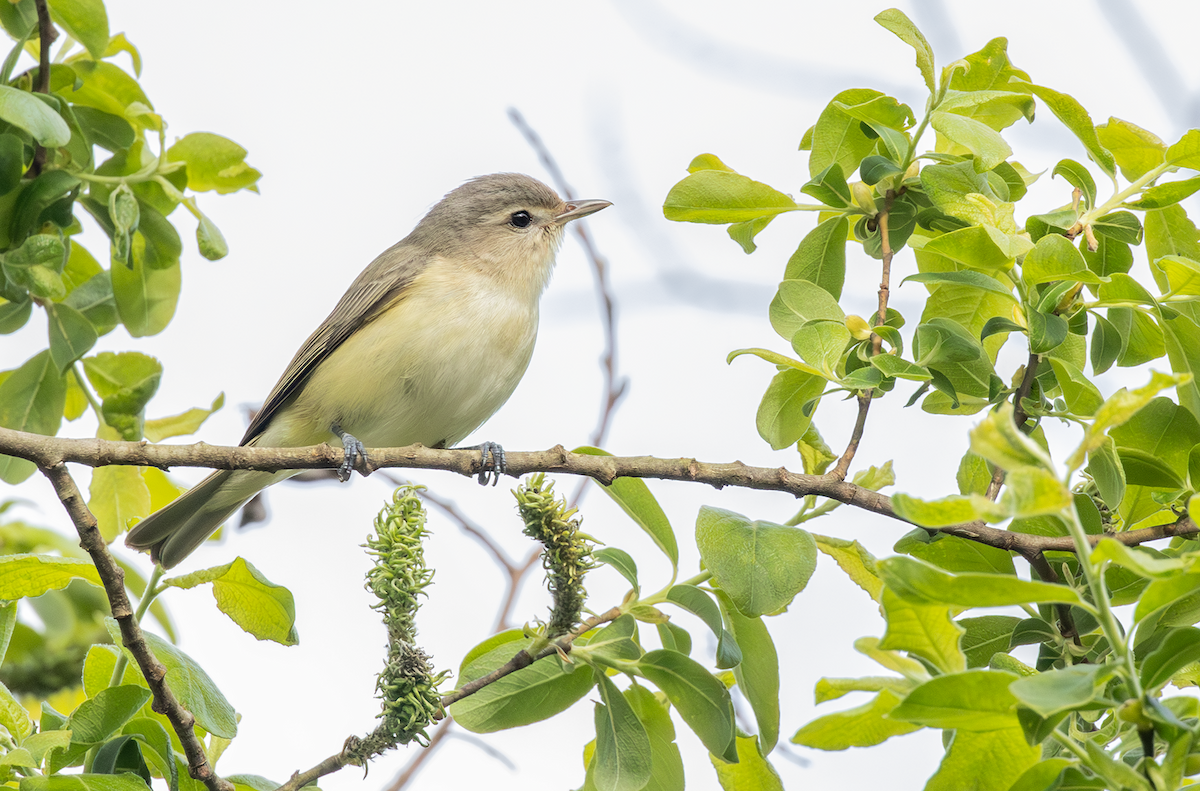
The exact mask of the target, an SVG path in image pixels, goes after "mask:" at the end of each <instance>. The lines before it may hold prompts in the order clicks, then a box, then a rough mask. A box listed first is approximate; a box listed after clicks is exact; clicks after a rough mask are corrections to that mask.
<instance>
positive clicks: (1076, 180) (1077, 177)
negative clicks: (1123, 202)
mask: <svg viewBox="0 0 1200 791" xmlns="http://www.w3.org/2000/svg"><path fill="white" fill-rule="evenodd" d="M1050 175H1051V177H1053V176H1062V177H1063V178H1064V179H1066V180H1067V183H1068V184H1070V185H1071V186H1072V187H1074V188H1075V189H1077V190H1079V191H1080V192H1081V193H1082V194H1083V197H1084V199H1085V200H1086V201H1087V206H1088V208H1092V207H1093V206H1095V205H1096V181H1095V179H1093V178H1092V174H1091V173H1089V172H1088V169H1087V168H1085V167H1084V166H1083V165H1081V164H1079V163H1078V162H1076V161H1075V160H1073V159H1064V160H1062V161H1061V162H1059V163H1058V164H1057V165H1055V166H1054V170H1053V172H1051V174H1050Z"/></svg>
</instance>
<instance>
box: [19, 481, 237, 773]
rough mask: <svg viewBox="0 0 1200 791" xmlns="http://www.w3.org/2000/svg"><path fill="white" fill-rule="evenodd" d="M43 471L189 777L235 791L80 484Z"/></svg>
mask: <svg viewBox="0 0 1200 791" xmlns="http://www.w3.org/2000/svg"><path fill="white" fill-rule="evenodd" d="M41 470H42V473H43V474H44V475H45V476H46V477H47V478H49V479H50V483H51V484H52V485H53V486H54V491H55V493H56V494H57V495H58V499H59V500H61V501H62V504H63V507H64V508H66V509H67V514H68V515H69V516H70V517H71V521H72V522H74V523H75V529H76V530H77V531H78V532H79V545H80V546H81V547H83V549H84V551H85V552H87V553H88V555H89V556H90V557H91V559H92V562H93V563H94V564H96V570H97V571H98V572H99V574H100V579H101V580H102V581H103V582H104V593H105V595H106V596H107V597H108V602H109V607H110V608H111V610H112V614H113V618H115V619H116V620H117V624H118V625H119V626H120V627H121V640H122V643H124V645H125V647H126V648H127V649H129V653H131V654H133V658H134V660H135V661H136V662H137V664H138V667H139V668H140V669H141V671H142V675H143V676H145V678H146V683H147V684H148V685H149V686H150V691H151V692H152V693H153V694H154V703H153V708H154V710H155V711H156V712H158V713H159V714H162V715H164V716H165V717H166V718H167V719H169V720H170V721H171V725H172V726H174V728H175V734H176V735H177V736H178V737H179V741H180V743H181V744H182V745H183V751H184V754H185V755H187V759H188V774H190V775H191V776H192V777H193V778H194V779H196V780H199V781H200V782H202V783H204V785H205V786H206V787H207V788H208V789H209V791H233V785H232V784H231V783H229V782H228V781H227V780H222V779H221V778H220V777H218V776H217V774H216V773H215V772H214V771H213V770H212V767H211V766H209V764H208V758H207V756H206V755H205V752H204V747H203V745H201V744H200V740H199V739H198V738H196V731H195V729H194V726H195V723H196V718H195V717H193V716H192V713H191V712H190V711H188V710H187V709H185V708H184V707H183V706H182V705H181V704H180V703H179V700H178V699H177V698H176V697H175V695H174V693H172V692H171V688H170V687H169V686H168V685H167V681H166V678H165V677H166V674H167V669H166V668H165V667H163V666H162V664H161V663H160V662H159V661H158V659H157V658H156V657H155V656H154V652H153V651H151V650H150V646H148V645H146V639H145V638H144V637H143V636H142V629H141V627H140V626H139V625H138V622H137V619H136V618H134V615H133V607H131V606H130V604H129V597H128V596H127V595H126V594H125V572H124V571H123V570H122V569H121V567H120V566H118V565H117V562H116V560H115V559H114V558H113V556H112V554H110V553H109V551H108V546H107V545H105V543H104V537H103V536H101V535H100V530H99V529H98V528H97V526H96V517H95V516H94V515H93V514H92V512H91V511H90V510H88V507H87V504H86V503H84V500H83V495H82V494H80V492H79V487H77V486H76V485H75V479H74V478H72V477H71V473H70V472H69V471H68V470H67V466H66V465H65V464H62V463H58V464H53V465H50V466H45V467H42V468H41Z"/></svg>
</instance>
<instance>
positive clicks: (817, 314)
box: [768, 280, 846, 342]
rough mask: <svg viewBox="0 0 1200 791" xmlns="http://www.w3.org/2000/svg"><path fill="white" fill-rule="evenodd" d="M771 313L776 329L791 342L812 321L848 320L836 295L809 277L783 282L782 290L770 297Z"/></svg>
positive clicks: (769, 313) (773, 325)
mask: <svg viewBox="0 0 1200 791" xmlns="http://www.w3.org/2000/svg"><path fill="white" fill-rule="evenodd" d="M768 315H769V316H770V319H771V326H772V327H774V328H775V332H777V333H779V335H780V337H782V338H783V339H784V340H785V341H788V342H791V340H792V338H793V337H794V336H795V335H796V333H797V332H798V331H799V330H800V328H801V327H803V326H804V325H805V324H807V323H808V322H810V321H817V320H820V319H825V320H830V321H845V319H846V314H845V313H843V312H842V308H841V306H840V305H838V302H837V300H836V299H835V298H834V297H833V295H832V294H830V293H829V292H828V291H826V290H825V289H823V288H821V287H820V286H818V285H817V284H816V283H811V282H809V281H807V280H784V281H783V282H782V283H780V284H779V291H778V292H777V293H776V294H775V298H774V299H773V300H771V307H770V309H769V311H768Z"/></svg>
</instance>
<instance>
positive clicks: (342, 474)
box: [333, 425, 367, 483]
mask: <svg viewBox="0 0 1200 791" xmlns="http://www.w3.org/2000/svg"><path fill="white" fill-rule="evenodd" d="M333 433H334V434H336V435H337V436H338V439H340V440H341V441H342V448H343V449H345V456H344V457H343V458H342V463H341V465H340V466H339V467H338V469H337V476H338V480H339V481H341V482H342V483H345V482H346V481H348V480H350V475H351V473H353V472H354V460H355V457H356V456H360V457H362V460H363V464H366V463H367V449H366V448H365V447H363V444H362V443H361V442H359V441H358V438H357V437H355V436H354V435H353V434H347V433H346V432H344V431H342V430H341V429H339V428H338V427H337V426H336V425H335V426H334V427H333Z"/></svg>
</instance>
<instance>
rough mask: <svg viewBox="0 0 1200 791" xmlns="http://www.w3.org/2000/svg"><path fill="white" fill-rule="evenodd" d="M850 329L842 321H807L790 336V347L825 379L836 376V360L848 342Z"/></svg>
mask: <svg viewBox="0 0 1200 791" xmlns="http://www.w3.org/2000/svg"><path fill="white" fill-rule="evenodd" d="M850 340H851V336H850V330H849V329H847V328H846V323H845V322H844V321H837V320H819V321H813V322H809V323H808V324H805V325H804V326H803V327H801V328H800V329H798V330H796V334H795V335H793V336H792V348H793V349H794V350H795V351H796V353H797V354H799V355H800V359H802V360H804V361H805V362H806V363H808V364H809V365H811V366H813V367H815V368H816V369H817V370H819V371H821V373H822V375H823V376H825V378H827V379H833V378H835V377H836V376H837V373H836V371H837V367H838V362H839V361H840V360H841V357H842V353H843V352H844V351H845V350H846V346H847V345H848V344H849V343H850Z"/></svg>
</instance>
